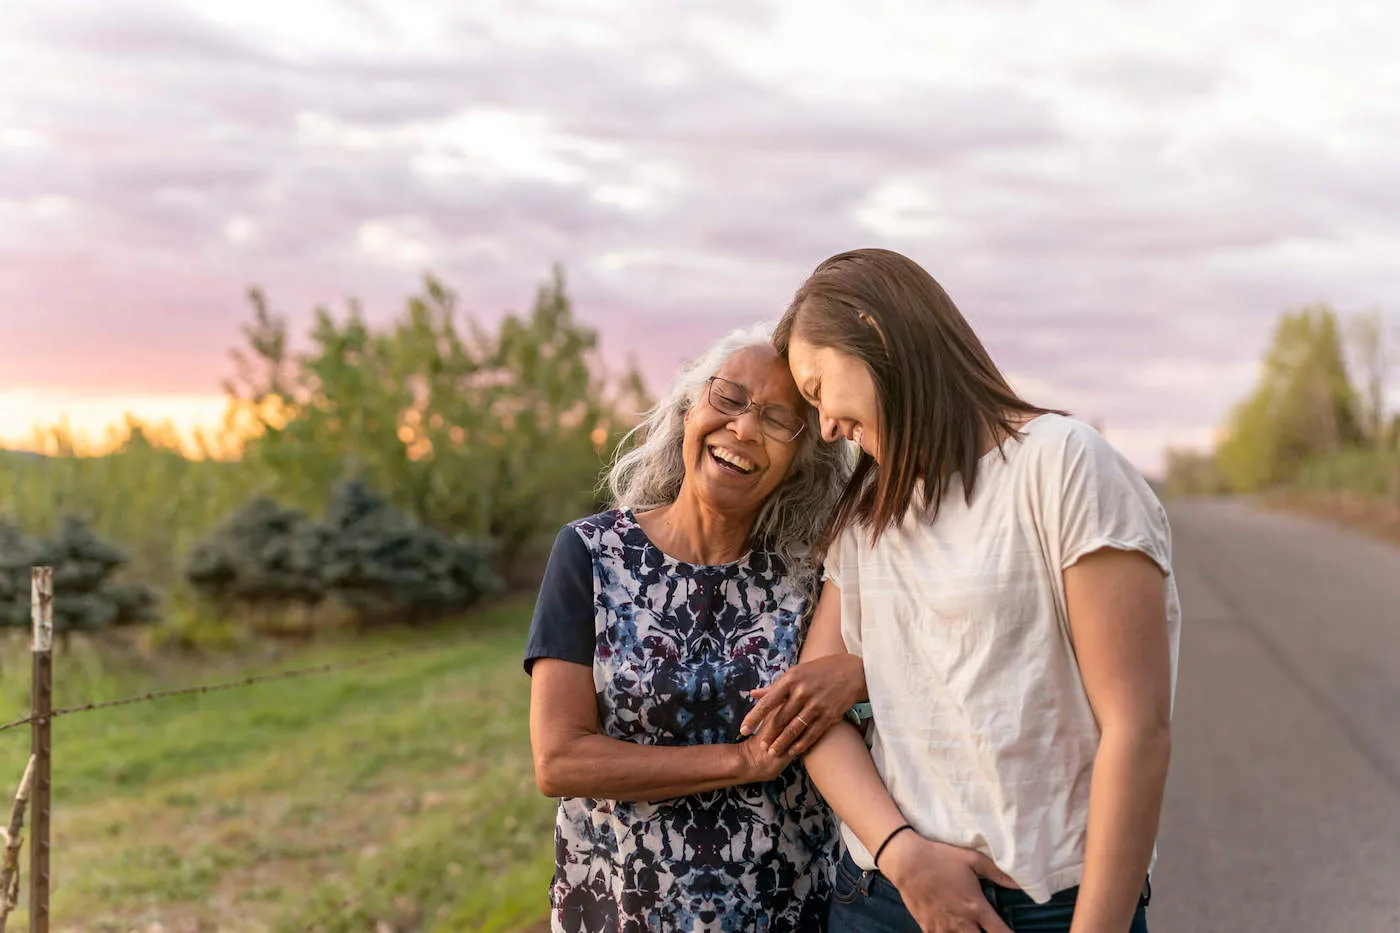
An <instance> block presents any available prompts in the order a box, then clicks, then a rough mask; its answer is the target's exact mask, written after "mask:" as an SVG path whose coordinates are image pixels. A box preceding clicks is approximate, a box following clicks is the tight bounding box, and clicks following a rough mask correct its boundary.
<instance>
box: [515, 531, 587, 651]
mask: <svg viewBox="0 0 1400 933" xmlns="http://www.w3.org/2000/svg"><path fill="white" fill-rule="evenodd" d="M596 640H597V636H596V634H595V631H594V626H593V558H592V556H591V555H590V554H589V553H588V547H587V546H586V545H585V544H584V543H583V538H581V537H579V533H578V532H577V531H575V530H574V529H573V528H571V527H569V526H565V527H564V528H563V529H561V530H560V532H559V535H558V537H556V538H555V539H554V548H553V550H551V551H550V553H549V563H548V564H546V565H545V569H544V579H543V580H542V581H541V582H540V594H539V597H538V599H536V601H535V615H534V618H532V619H531V620H530V637H529V639H528V640H527V641H526V643H525V673H527V674H528V673H530V669H531V668H532V667H533V666H534V663H535V660H536V659H538V658H557V659H559V660H561V661H572V662H574V663H575V664H586V665H588V666H590V667H591V666H592V665H593V651H594V646H595V643H596Z"/></svg>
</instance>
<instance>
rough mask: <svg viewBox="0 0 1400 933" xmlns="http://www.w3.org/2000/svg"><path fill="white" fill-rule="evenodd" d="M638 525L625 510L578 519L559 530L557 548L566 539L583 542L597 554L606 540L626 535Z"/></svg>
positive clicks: (591, 551) (609, 511) (612, 510)
mask: <svg viewBox="0 0 1400 933" xmlns="http://www.w3.org/2000/svg"><path fill="white" fill-rule="evenodd" d="M635 525H636V521H635V520H633V519H632V517H631V516H630V514H629V513H628V512H626V511H625V510H623V509H609V510H608V511H606V512H599V513H597V514H596V515H588V516H585V517H584V518H576V519H574V520H573V521H571V522H569V523H567V524H566V525H564V527H563V528H560V529H559V535H558V538H557V539H556V542H555V544H556V546H557V545H558V544H559V542H560V541H561V540H563V539H566V538H572V539H576V540H579V541H581V542H583V544H584V546H585V547H586V548H587V550H588V551H589V552H590V553H597V551H598V550H599V548H600V547H601V544H602V541H603V539H604V538H606V537H608V536H609V535H621V534H625V533H626V532H627V531H628V530H629V529H630V528H632V527H633V526H635Z"/></svg>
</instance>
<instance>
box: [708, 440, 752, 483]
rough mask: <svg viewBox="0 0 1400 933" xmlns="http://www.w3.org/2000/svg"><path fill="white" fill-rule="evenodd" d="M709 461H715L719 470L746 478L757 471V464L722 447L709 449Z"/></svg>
mask: <svg viewBox="0 0 1400 933" xmlns="http://www.w3.org/2000/svg"><path fill="white" fill-rule="evenodd" d="M710 459H711V460H713V461H715V463H716V464H718V465H719V468H720V469H721V470H725V471H727V472H730V473H734V474H737V475H739V476H748V475H749V474H750V473H752V472H753V471H754V470H756V469H758V464H756V463H754V462H753V461H752V460H750V459H748V458H747V457H743V456H740V455H739V454H736V453H735V452H734V451H732V450H726V449H725V448H723V447H711V448H710Z"/></svg>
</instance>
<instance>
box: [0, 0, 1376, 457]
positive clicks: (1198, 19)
mask: <svg viewBox="0 0 1400 933" xmlns="http://www.w3.org/2000/svg"><path fill="white" fill-rule="evenodd" d="M4 20H5V22H4V28H3V31H0V443H9V444H12V445H17V444H22V443H23V442H24V440H25V438H26V437H27V436H28V435H29V432H30V430H31V428H32V426H33V425H34V423H36V422H44V423H48V422H52V421H54V420H56V419H57V418H59V417H61V416H66V417H67V418H68V419H69V420H70V422H71V423H72V424H73V425H74V426H75V427H77V428H79V429H80V430H83V431H90V432H92V433H93V434H94V435H95V434H97V433H99V432H100V428H101V426H102V425H105V424H108V423H111V422H113V421H116V420H119V419H120V416H121V414H122V413H123V412H125V411H128V410H129V411H132V412H134V413H135V414H137V415H139V416H142V417H146V418H154V419H157V420H162V419H171V420H172V421H173V422H174V423H175V424H176V425H177V426H180V427H189V426H191V425H195V424H209V423H213V422H215V421H217V419H218V416H219V413H220V412H221V411H222V401H221V398H220V392H221V388H220V386H221V381H222V380H223V379H224V378H226V377H228V376H230V375H232V365H231V364H230V362H229V360H228V351H229V349H230V348H231V347H234V346H236V345H238V343H239V342H240V340H241V338H240V336H239V326H240V324H241V323H242V322H244V321H245V320H247V319H248V318H249V315H250V305H249V304H248V301H247V290H248V288H249V287H250V286H252V285H257V286H259V287H261V288H263V289H264V291H265V292H266V293H267V295H268V297H269V299H270V301H271V304H272V305H273V307H274V308H275V309H276V310H277V311H279V312H280V313H283V314H285V315H286V316H287V317H288V318H289V319H290V321H291V322H292V328H293V331H294V332H296V333H304V332H305V330H306V328H307V326H308V324H309V322H310V320H311V315H312V311H313V309H314V308H315V307H316V306H317V305H326V306H329V307H330V308H332V309H333V310H342V309H343V308H344V307H345V302H346V300H347V299H348V298H351V297H354V298H358V299H359V300H361V301H362V302H363V305H364V308H365V311H366V313H367V315H368V316H369V317H370V318H371V319H372V320H375V321H387V320H389V319H391V318H393V317H394V316H395V315H396V314H397V313H398V312H399V311H400V310H401V308H402V306H403V301H404V298H405V297H406V296H407V295H409V294H411V293H413V292H414V291H415V290H416V289H417V288H418V287H419V284H420V283H421V281H422V276H423V274H424V272H428V271H430V272H432V273H433V274H434V275H436V276H438V277H439V278H441V279H442V280H444V281H445V282H446V283H447V284H448V285H449V286H450V287H452V288H453V289H454V290H456V291H457V292H458V294H459V295H460V297H461V302H462V304H463V305H464V306H465V307H467V308H470V309H471V310H472V311H473V312H474V313H476V314H478V315H479V316H480V317H481V318H482V319H484V320H486V321H488V322H489V321H491V320H493V319H496V318H498V317H499V315H500V314H502V313H503V312H505V311H506V310H522V309H524V308H526V307H528V305H529V302H530V300H531V297H532V295H533V291H534V288H535V286H536V284H537V283H538V282H540V281H541V280H542V279H544V278H545V277H546V276H547V274H548V271H549V268H550V266H551V264H552V263H555V262H559V263H562V264H563V266H564V269H565V271H566V274H567V276H568V282H569V289H570V293H571V295H572V297H573V299H574V302H575V308H576V313H577V314H578V316H579V317H580V318H582V319H583V320H584V321H585V322H587V323H589V324H591V325H593V326H595V327H597V328H598V330H599V331H600V333H601V341H602V348H603V353H604V356H605V358H606V359H608V360H609V361H613V362H616V363H617V365H618V367H619V368H621V366H622V364H623V362H624V361H625V360H626V359H627V358H628V357H629V356H630V357H633V358H636V359H637V360H638V361H639V362H640V363H641V365H642V368H643V370H644V372H645V374H646V375H647V377H648V383H649V385H650V386H651V387H652V389H653V391H655V390H658V389H660V388H661V387H662V386H663V385H664V383H665V382H666V381H667V380H668V379H669V376H670V374H671V373H672V372H673V371H674V369H675V367H676V366H677V365H678V364H679V363H680V362H681V361H682V360H684V359H685V358H687V357H688V356H690V355H691V354H693V353H695V352H696V350H697V348H698V347H701V346H703V345H705V344H707V343H708V342H710V341H712V340H714V339H717V338H718V337H720V336H721V335H722V334H724V333H725V332H726V331H728V330H729V329H731V328H733V327H736V326H741V325H744V324H747V323H751V322H752V321H754V320H756V319H760V318H775V317H776V316H777V315H778V314H780V313H781V311H782V310H783V308H784V307H785V306H786V304H787V302H788V300H789V299H790V298H791V297H792V294H793V292H794V290H795V289H796V288H797V286H798V285H799V284H800V283H801V281H802V279H803V277H804V276H805V275H806V274H807V273H808V272H810V271H811V269H812V268H813V267H814V266H815V265H816V264H817V263H818V262H820V261H821V260H822V259H824V258H825V257H827V256H828V255H831V254H833V253H835V252H839V251H841V250H844V249H849V248H853V247H858V246H883V247H887V248H891V249H896V250H899V251H900V252H903V253H906V254H907V255H909V256H911V257H912V258H914V259H915V260H917V261H918V262H920V263H921V264H923V265H924V266H925V267H926V268H927V269H928V270H929V271H930V272H931V273H932V274H933V275H934V276H935V277H936V278H937V279H938V280H939V282H940V283H941V284H942V285H943V286H944V287H945V289H946V290H947V291H948V292H949V293H950V294H951V295H952V297H953V299H954V300H955V301H956V303H957V304H958V306H959V307H960V308H961V310H962V311H963V313H964V314H965V315H966V316H967V318H968V319H969V321H970V322H971V323H972V325H973V327H974V329H975V330H976V331H977V332H978V334H979V335H980V336H981V338H982V340H983V341H984V343H985V344H986V345H987V347H988V349H989V350H990V351H991V353H992V355H993V357H994V358H995V359H996V360H997V362H998V363H999V365H1000V366H1001V367H1002V368H1003V370H1004V371H1005V372H1006V373H1007V375H1008V376H1009V377H1010V379H1011V380H1012V382H1013V384H1014V385H1015V386H1016V387H1017V388H1018V389H1019V390H1020V391H1021V392H1022V394H1024V395H1025V396H1027V397H1028V398H1029V399H1030V400H1031V401H1034V402H1036V403H1039V404H1043V405H1048V406H1052V407H1058V408H1068V409H1070V410H1072V411H1073V412H1074V413H1076V414H1077V415H1079V416H1081V417H1083V418H1085V419H1086V420H1091V421H1093V422H1095V423H1097V424H1099V425H1101V426H1102V428H1103V430H1104V431H1105V433H1106V434H1107V436H1108V437H1109V439H1110V440H1111V441H1112V442H1113V443H1114V444H1115V445H1117V446H1118V447H1119V449H1121V450H1122V451H1123V452H1124V453H1125V454H1127V455H1128V456H1129V458H1130V459H1132V460H1133V461H1134V462H1135V463H1137V464H1138V465H1139V467H1141V468H1142V469H1144V470H1145V471H1148V472H1156V471H1158V470H1159V468H1160V465H1161V451H1162V450H1163V448H1164V447H1166V446H1167V445H1177V446H1194V447H1204V446H1206V445H1208V444H1209V443H1210V442H1211V439H1212V437H1213V436H1214V432H1215V430H1216V428H1217V427H1218V426H1219V425H1220V424H1221V422H1222V421H1223V420H1224V418H1225V417H1226V415H1227V414H1228V411H1229V409H1230V406H1231V405H1232V404H1233V403H1234V402H1235V401H1237V400H1238V399H1239V398H1240V397H1241V396H1243V395H1244V394H1245V393H1247V392H1248V390H1249V388H1250V387H1251V385H1252V383H1253V380H1254V378H1255V374H1256V365H1257V361H1258V360H1259V359H1260V357H1261V355H1262V353H1263V351H1264V349H1265V348H1266V346H1267V342H1268V338H1269V334H1270V331H1271V328H1272V326H1273V324H1274V322H1275V320H1276V319H1277V317H1278V315H1279V314H1280V313H1281V312H1283V311H1285V310H1288V309H1291V308H1296V307H1300V306H1303V305H1306V304H1309V303H1312V302H1316V301H1327V302H1330V303H1332V304H1333V305H1334V306H1335V307H1336V308H1337V309H1338V310H1339V311H1340V312H1342V313H1343V314H1350V313H1355V312H1361V311H1367V310H1370V309H1381V310H1382V312H1383V313H1386V314H1387V315H1388V316H1389V319H1390V321H1391V322H1400V276H1397V275H1396V274H1395V273H1396V260H1397V257H1400V151H1397V150H1400V56H1396V55H1395V54H1394V38H1395V36H1396V35H1400V7H1396V6H1395V5H1394V4H1387V3H1334V4H1329V5H1323V4H1315V3H1311V4H1303V3H1290V2H1285V3H1279V2H1277V0H1272V2H1262V0H1247V2H1237V3H1229V4H1223V3H1219V2H1214V0H1212V2H1195V0H1186V2H1176V3H1171V4H1165V3H1163V4H1157V3H1146V2H1137V0H1118V2H1112V3H1097V2H1089V0H1078V2H1074V3H1059V4H1053V5H1052V4H1037V3H1029V2H1017V0H982V2H976V3H972V2H968V3H961V2H941V3H936V4H934V3H912V2H891V0H865V2H863V3H861V4H852V3H845V2H840V3H837V2H822V0H800V2H765V0H744V2H738V0H718V2H711V3H705V4H655V3H637V2H630V0H610V2H603V0H568V2H553V0H508V2H494V0H472V2H471V3H460V2H410V0H392V2H389V0H342V2H329V0H297V2H295V3H288V2H285V0H282V2H276V3H273V2H267V0H239V2H237V3H234V2H198V3H196V2H188V0H186V2H182V0H102V2H96V0H92V2H83V3H79V2H71V0H43V2H33V0H7V3H6V4H5V15H4Z"/></svg>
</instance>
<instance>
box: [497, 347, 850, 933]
mask: <svg viewBox="0 0 1400 933" xmlns="http://www.w3.org/2000/svg"><path fill="white" fill-rule="evenodd" d="M769 333H770V331H769V329H767V328H762V327H760V328H755V329H752V330H749V331H739V332H736V333H734V334H731V335H730V336H728V337H726V338H725V339H724V340H722V341H720V343H719V344H717V345H716V346H715V347H713V348H711V349H710V350H709V351H708V352H706V353H705V354H703V355H702V356H701V357H700V358H699V359H698V360H697V361H696V362H695V363H694V364H693V365H691V366H690V367H688V368H687V369H686V370H685V371H683V372H682V373H681V374H680V376H679V378H678V380H677V384H676V385H675V387H674V388H673V389H672V390H671V392H670V394H669V395H668V396H667V397H666V398H665V399H664V400H663V401H662V402H661V403H659V404H658V405H657V406H656V408H655V409H653V410H652V411H651V412H650V413H649V414H648V416H647V417H646V419H645V421H644V422H643V423H642V424H641V425H640V426H639V427H638V428H637V430H636V431H635V432H634V435H635V436H636V437H637V438H640V441H639V443H637V444H636V445H634V446H633V447H632V449H631V450H630V451H629V452H628V453H626V454H625V455H622V456H621V457H619V459H617V461H616V462H615V463H614V465H613V467H612V469H611V471H610V473H609V476H608V486H609V488H610V490H611V492H612V498H613V502H614V505H615V508H613V509H612V510H611V511H608V512H604V513H602V514H599V515H594V516H590V517H588V518H582V519H579V520H577V521H574V522H570V523H569V524H568V525H566V526H565V527H564V528H563V530H562V531H560V533H559V536H558V538H557V539H556V541H555V543H554V550H553V552H552V554H551V555H550V559H549V564H548V567H547V569H546V570H545V575H544V581H543V584H542V586H541V588H540V595H539V601H538V603H537V605H536V607H535V615H534V620H533V622H532V623H531V628H530V636H529V643H528V645H527V647H526V652H525V669H526V671H527V672H528V673H530V674H531V676H532V683H531V694H530V741H531V745H532V746H533V749H534V758H535V776H536V780H537V782H538V784H539V787H540V790H541V791H542V792H543V793H545V794H547V795H549V796H551V797H559V798H560V801H559V812H558V817H557V820H556V823H555V873H554V881H553V884H552V885H551V887H550V900H551V904H552V908H553V910H552V921H553V929H554V930H555V931H571V933H572V931H599V930H619V931H628V930H638V931H641V930H666V931H690V930H706V931H710V930H713V931H750V930H768V931H772V933H781V931H800V930H803V931H805V930H819V929H821V926H822V920H823V916H824V913H825V907H826V901H827V897H828V894H829V891H830V888H831V878H832V875H831V865H832V856H833V843H834V838H835V833H834V825H833V822H832V820H831V817H830V815H829V812H828V810H827V808H826V806H825V805H824V803H823V802H822V800H821V798H820V797H819V796H818V795H817V793H816V792H815V791H814V790H813V788H812V785H811V784H810V783H809V781H808V779H807V776H806V773H805V772H804V771H803V770H802V768H801V766H800V765H798V764H794V762H793V756H792V752H791V750H789V751H788V752H787V753H785V754H782V755H778V754H775V753H772V752H770V751H769V750H768V748H767V746H766V744H765V743H762V742H760V741H759V740H749V741H743V740H742V736H741V735H740V733H739V725H740V722H741V721H742V720H743V718H744V714H745V713H746V712H747V711H748V709H749V707H750V705H751V701H750V699H749V691H751V690H754V689H755V688H760V687H763V686H765V685H768V684H770V683H771V682H772V681H774V680H775V679H776V678H777V677H778V676H779V675H780V674H782V672H783V671H785V670H786V669H787V668H788V666H789V665H791V664H793V663H794V662H795V661H796V659H797V655H798V651H799V650H800V648H801V645H802V640H803V635H804V629H805V625H806V622H807V620H808V618H809V616H810V613H811V608H812V605H813V597H814V594H815V590H816V585H817V584H816V568H815V567H814V566H813V565H812V563H811V559H810V556H809V551H808V548H809V545H810V543H811V541H812V540H813V539H814V538H815V536H816V534H817V533H818V531H819V530H820V529H821V527H822V525H823V523H824V521H825V520H826V517H827V515H828V513H829V512H830V509H831V506H832V504H833V503H834V502H835V500H836V497H837V496H838V495H839V493H840V490H841V488H842V485H843V483H844V481H845V479H846V477H847V475H848V473H849V471H848V469H847V468H846V464H847V459H846V455H845V452H844V451H843V450H842V449H841V448H840V446H839V445H827V444H822V443H820V442H819V439H818V438H817V437H816V434H817V432H816V430H814V425H815V422H814V421H813V417H814V416H813V412H812V409H811V408H810V407H809V406H808V405H807V404H806V403H805V402H804V401H803V400H802V398H801V396H800V395H799V394H798V392H797V389H796V387H795V386H794V385H793V381H792V377H791V375H790V373H789V370H788V368H787V366H786V365H785V364H784V362H783V361H782V360H781V359H779V358H778V356H777V354H776V353H775V352H774V350H773V348H772V345H771V342H770V340H769Z"/></svg>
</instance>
